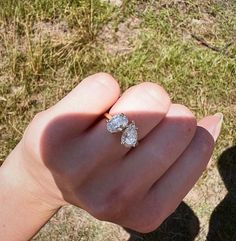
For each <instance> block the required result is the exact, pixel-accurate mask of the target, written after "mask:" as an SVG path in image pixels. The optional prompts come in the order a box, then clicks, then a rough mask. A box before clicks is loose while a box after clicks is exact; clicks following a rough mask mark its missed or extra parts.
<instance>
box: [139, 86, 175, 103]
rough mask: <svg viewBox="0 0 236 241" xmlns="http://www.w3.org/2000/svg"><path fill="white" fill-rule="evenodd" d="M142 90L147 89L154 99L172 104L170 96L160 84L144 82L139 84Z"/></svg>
mask: <svg viewBox="0 0 236 241" xmlns="http://www.w3.org/2000/svg"><path fill="white" fill-rule="evenodd" d="M138 88H140V91H145V92H146V93H147V94H148V95H149V96H151V97H153V98H154V99H156V100H158V101H160V100H161V102H162V103H167V104H170V102H171V101H170V97H169V95H168V93H167V92H166V90H165V89H164V88H163V87H162V86H160V85H159V84H156V83H152V82H143V83H141V84H139V85H138Z"/></svg>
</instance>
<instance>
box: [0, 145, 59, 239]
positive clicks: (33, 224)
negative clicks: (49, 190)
mask: <svg viewBox="0 0 236 241" xmlns="http://www.w3.org/2000/svg"><path fill="white" fill-rule="evenodd" d="M18 148H19V146H18V147H16V148H15V149H14V150H13V151H12V153H11V154H10V155H9V157H8V158H7V160H6V161H5V162H4V164H3V165H2V167H1V168H0V193H1V196H0V217H1V218H0V240H7V241H8V240H9V241H11V240H17V241H18V240H19V241H21V240H29V239H30V238H31V237H32V236H33V235H34V234H35V233H36V232H37V231H38V230H39V229H40V228H41V227H42V226H43V225H44V224H45V223H46V222H47V221H48V220H49V219H50V218H51V217H52V216H53V215H54V214H55V213H56V212H57V211H58V208H59V207H55V206H53V205H51V204H49V203H48V202H47V200H46V199H45V197H44V196H40V192H39V188H38V187H37V185H36V184H35V183H34V182H33V181H32V180H31V179H30V175H27V173H26V172H25V171H24V168H22V166H21V165H20V164H21V162H20V161H21V158H22V156H21V154H20V152H19V151H18V150H19V149H18Z"/></svg>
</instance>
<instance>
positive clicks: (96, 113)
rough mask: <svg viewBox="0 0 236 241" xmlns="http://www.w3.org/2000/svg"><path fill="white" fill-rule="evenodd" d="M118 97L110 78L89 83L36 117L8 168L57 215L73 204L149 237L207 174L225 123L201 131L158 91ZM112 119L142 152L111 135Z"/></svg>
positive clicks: (138, 89)
mask: <svg viewBox="0 0 236 241" xmlns="http://www.w3.org/2000/svg"><path fill="white" fill-rule="evenodd" d="M119 95H120V89H119V85H118V83H117V82H116V81H115V80H114V79H113V78H112V77H111V76H110V75H108V74H102V73H100V74H96V75H93V76H90V77H88V78H86V79H85V80H83V81H82V82H81V83H80V84H79V85H78V86H77V87H76V88H75V89H74V90H73V91H72V92H71V93H69V94H68V95H67V96H66V97H65V98H63V99H62V100H61V101H60V102H58V103H57V104H56V105H54V106H52V107H51V108H49V109H48V110H46V111H43V112H41V113H39V114H37V115H36V117H35V118H34V119H33V121H32V122H31V123H30V125H29V126H28V128H27V129H26V132H25V134H24V136H23V139H22V140H21V142H20V143H19V145H18V146H17V147H16V150H15V153H17V155H20V156H21V158H19V159H20V160H19V161H17V160H14V161H8V162H6V163H5V164H4V165H5V168H7V165H9V166H11V168H12V169H14V166H15V169H17V171H16V172H17V173H18V174H19V175H20V176H21V178H22V179H24V180H25V181H24V183H25V190H26V191H29V192H30V193H31V194H32V195H33V196H34V197H35V198H39V199H40V200H42V202H44V203H46V204H47V205H48V207H51V208H52V209H53V208H54V209H57V208H59V207H61V206H63V205H66V204H68V203H71V204H74V205H76V206H78V207H80V208H83V209H85V210H86V211H88V212H89V213H90V214H92V215H93V216H94V217H96V218H98V219H101V220H106V221H111V222H114V223H117V224H119V225H122V226H125V227H127V228H130V229H133V230H137V231H139V232H150V231H152V230H154V229H156V228H157V227H158V226H159V225H160V224H161V223H162V222H163V221H164V220H165V219H166V218H167V217H168V216H169V215H170V214H171V213H172V212H173V211H174V210H175V209H176V207H177V206H178V205H179V203H180V202H181V201H182V199H183V198H184V196H185V195H186V194H187V193H188V192H189V190H190V189H191V188H192V186H193V185H194V184H195V183H196V181H197V180H198V178H199V177H200V175H201V174H202V172H203V171H204V169H205V168H206V166H207V163H208V161H209V160H210V157H211V155H212V151H213V148H214V142H215V141H216V139H217V137H218V135H219V133H220V128H221V123H222V116H221V115H219V114H216V115H214V116H209V117H206V118H204V119H203V120H201V121H200V122H199V123H198V124H197V121H196V118H195V117H194V115H193V114H192V113H191V112H190V110H189V109H188V108H186V107H185V106H183V105H178V104H172V103H171V101H170V98H169V96H168V94H167V93H166V91H165V90H164V89H163V88H162V87H161V86H159V85H157V84H154V83H148V82H146V83H142V84H139V85H136V86H134V87H131V88H130V89H128V90H127V91H126V92H125V93H124V94H122V96H121V97H120V98H119ZM118 98H119V99H118ZM109 109H110V111H109ZM107 111H109V113H110V114H112V115H113V114H115V113H124V114H125V115H127V116H128V117H129V119H130V120H134V121H135V123H136V125H137V127H138V128H139V129H138V133H139V145H138V146H137V147H135V148H133V149H129V148H126V147H124V146H123V145H121V144H120V134H111V133H109V132H108V131H107V130H106V120H105V118H104V116H103V114H104V113H105V112H107ZM13 159H14V158H13ZM16 167H17V168H16Z"/></svg>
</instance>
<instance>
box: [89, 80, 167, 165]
mask: <svg viewBox="0 0 236 241" xmlns="http://www.w3.org/2000/svg"><path fill="white" fill-rule="evenodd" d="M169 106H170V99H169V96H168V94H167V93H166V91H165V90H164V89H163V88H162V87H160V86H159V85H157V84H154V83H142V84H139V85H137V86H134V87H131V88H130V89H128V90H127V91H126V92H125V93H124V94H123V95H122V96H121V97H120V99H119V100H118V101H117V102H116V103H115V104H114V105H113V107H112V109H111V111H110V113H111V114H112V115H113V114H116V113H124V114H125V115H127V116H128V117H129V120H134V121H135V123H136V125H137V127H138V135H139V139H141V138H143V137H144V136H145V135H147V134H148V133H149V132H150V131H151V130H152V129H153V128H154V127H155V126H156V125H158V123H159V122H160V121H161V120H162V119H163V118H164V117H165V115H166V113H167V112H168V109H169ZM97 139H98V140H102V141H98V142H97V144H96V145H94V146H93V150H94V153H99V154H100V155H99V156H100V157H101V159H102V160H104V158H105V159H106V160H114V157H116V158H117V160H118V159H120V158H121V157H122V156H123V155H125V154H126V153H127V152H128V151H129V148H126V147H124V146H123V145H121V144H120V140H121V133H116V134H111V133H109V132H108V131H107V129H106V120H105V119H103V120H101V121H100V122H99V123H98V124H97V125H96V126H94V128H92V129H91V131H90V132H88V133H87V135H86V137H85V145H91V144H90V143H91V141H93V140H97ZM86 143H87V144H86ZM96 160H97V161H98V158H97V157H96ZM117 160H116V161H117Z"/></svg>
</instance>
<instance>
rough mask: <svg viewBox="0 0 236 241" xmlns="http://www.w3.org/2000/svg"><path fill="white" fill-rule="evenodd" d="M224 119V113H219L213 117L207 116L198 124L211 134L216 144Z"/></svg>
mask: <svg viewBox="0 0 236 241" xmlns="http://www.w3.org/2000/svg"><path fill="white" fill-rule="evenodd" d="M223 117H224V116H223V114H222V113H217V114H215V115H212V116H207V117H205V118H203V119H202V120H200V121H199V122H198V126H201V127H203V128H204V129H206V130H207V131H208V132H209V133H210V134H211V136H212V137H213V139H214V141H215V142H216V140H217V139H218V137H219V135H220V131H221V127H222V123H223Z"/></svg>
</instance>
